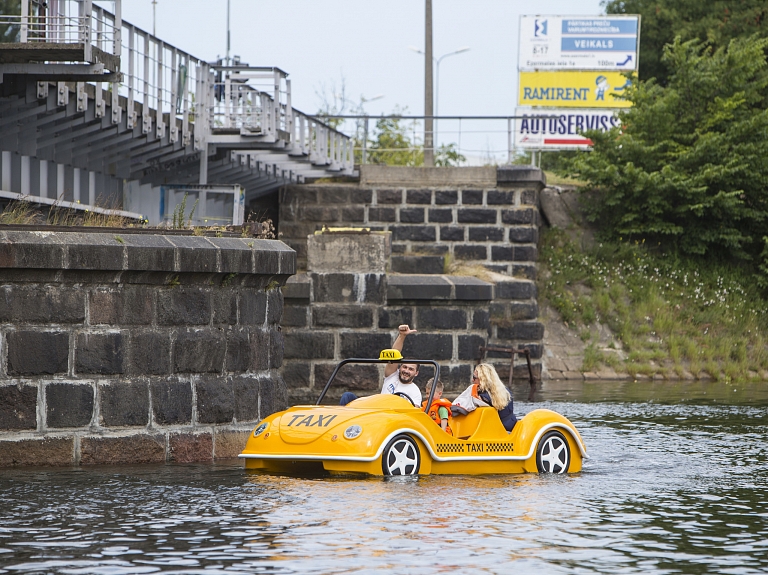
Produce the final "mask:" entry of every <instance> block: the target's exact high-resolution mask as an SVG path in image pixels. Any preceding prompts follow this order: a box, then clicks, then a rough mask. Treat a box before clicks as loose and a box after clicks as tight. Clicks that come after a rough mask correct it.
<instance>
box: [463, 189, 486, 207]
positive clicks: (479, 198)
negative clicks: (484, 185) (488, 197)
mask: <svg viewBox="0 0 768 575" xmlns="http://www.w3.org/2000/svg"><path fill="white" fill-rule="evenodd" d="M461 203H462V204H463V205H465V206H466V205H472V204H475V205H482V203H483V190H462V191H461Z"/></svg>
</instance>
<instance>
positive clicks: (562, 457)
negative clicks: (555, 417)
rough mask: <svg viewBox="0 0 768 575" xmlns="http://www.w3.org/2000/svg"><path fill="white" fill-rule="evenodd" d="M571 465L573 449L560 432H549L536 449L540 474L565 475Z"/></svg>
mask: <svg viewBox="0 0 768 575" xmlns="http://www.w3.org/2000/svg"><path fill="white" fill-rule="evenodd" d="M570 464H571V448H570V446H569V445H568V440H567V439H566V438H565V436H564V435H563V434H562V433H560V432H559V431H548V432H547V433H545V434H544V437H542V438H541V440H540V441H539V445H538V447H537V448H536V467H537V468H538V469H539V473H565V472H566V471H568V467H569V466H570Z"/></svg>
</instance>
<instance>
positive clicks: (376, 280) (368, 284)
mask: <svg viewBox="0 0 768 575" xmlns="http://www.w3.org/2000/svg"><path fill="white" fill-rule="evenodd" d="M361 281H363V282H364V284H365V293H363V294H361V295H362V297H361V299H362V302H363V303H376V304H383V303H385V302H386V301H387V275H386V274H365V277H363V278H362V280H361Z"/></svg>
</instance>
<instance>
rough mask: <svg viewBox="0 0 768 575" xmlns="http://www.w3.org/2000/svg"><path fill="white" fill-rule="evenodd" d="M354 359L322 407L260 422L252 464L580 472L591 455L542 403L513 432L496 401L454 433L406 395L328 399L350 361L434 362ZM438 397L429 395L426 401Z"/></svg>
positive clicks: (461, 419) (333, 469) (344, 469)
mask: <svg viewBox="0 0 768 575" xmlns="http://www.w3.org/2000/svg"><path fill="white" fill-rule="evenodd" d="M392 351H393V350H385V351H384V352H382V357H380V359H378V360H376V359H347V360H344V361H342V362H341V363H340V364H339V365H338V366H337V367H336V370H335V371H334V372H333V374H332V375H331V378H330V380H329V381H328V383H327V384H326V386H325V388H324V389H323V392H322V393H321V395H320V398H319V399H318V401H317V404H316V405H298V406H294V407H291V408H289V409H287V410H285V411H281V412H278V413H275V414H273V415H271V416H269V417H267V418H266V419H264V420H263V421H262V422H260V423H259V425H257V426H256V428H255V429H254V430H253V433H251V434H250V436H249V439H248V442H247V444H246V446H245V449H244V450H243V452H242V453H241V454H240V457H241V458H243V459H244V460H245V468H246V469H252V470H262V471H267V472H274V473H286V474H305V473H319V472H328V473H332V474H350V473H361V474H369V475H416V474H421V475H424V474H461V475H481V474H499V473H526V472H528V473H537V472H547V473H575V472H578V471H581V467H582V461H583V460H584V459H585V458H587V457H588V455H587V452H586V448H585V446H584V441H583V440H582V438H581V435H580V434H579V432H578V431H577V430H576V428H575V427H574V426H573V424H572V423H571V422H570V421H568V419H566V418H565V417H563V416H562V415H560V414H559V413H556V412H554V411H551V410H548V409H535V410H533V411H531V412H530V413H528V414H526V415H525V416H524V417H522V418H520V419H519V420H518V422H517V423H516V424H515V426H514V428H513V429H512V431H511V432H509V433H508V432H507V431H506V429H504V427H503V425H502V424H501V420H500V419H499V415H498V412H497V411H496V410H495V409H494V408H493V407H478V408H477V409H475V410H474V411H472V412H469V413H466V414H455V415H454V417H453V421H452V423H451V427H452V429H453V435H449V434H448V433H446V432H445V431H443V430H442V428H441V427H440V426H439V425H436V424H435V422H434V421H433V420H432V418H431V417H430V416H429V415H428V414H427V413H425V411H424V410H422V409H421V408H419V407H415V406H413V405H412V404H411V402H410V401H409V400H408V399H407V398H405V397H401V396H397V395H388V394H383V395H382V394H378V395H372V396H368V397H361V398H359V399H356V400H355V401H353V402H351V403H349V404H348V405H346V406H330V405H321V402H322V400H323V397H324V396H325V394H326V393H327V391H328V389H329V388H330V386H331V384H332V383H333V381H334V378H335V376H336V373H337V372H338V371H339V369H340V368H341V367H342V366H343V365H345V364H348V363H386V362H392V361H393V359H392V358H397V359H395V360H394V362H395V363H417V364H432V365H433V366H434V367H435V376H436V377H437V378H439V375H440V366H439V365H438V364H437V362H435V361H433V360H414V359H408V360H404V359H402V356H400V354H399V352H395V354H393V353H392ZM431 402H432V394H430V397H429V400H428V401H427V405H430V404H431Z"/></svg>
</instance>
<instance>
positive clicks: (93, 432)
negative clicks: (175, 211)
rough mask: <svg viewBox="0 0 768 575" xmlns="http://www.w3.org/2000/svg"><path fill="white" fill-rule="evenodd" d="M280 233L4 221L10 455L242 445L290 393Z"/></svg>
mask: <svg viewBox="0 0 768 575" xmlns="http://www.w3.org/2000/svg"><path fill="white" fill-rule="evenodd" d="M294 271H295V253H294V252H293V251H292V250H291V249H289V248H288V247H287V246H285V245H284V244H282V243H281V242H277V241H271V240H246V239H239V238H204V237H195V236H155V235H138V234H129V233H124V234H122V235H114V234H99V233H70V232H64V233H51V232H21V231H17V232H10V231H9V232H0V466H9V465H48V464H60V465H67V464H92V463H119V462H150V461H195V460H206V459H208V460H210V459H212V458H216V457H234V456H236V455H237V454H238V453H239V451H240V450H241V449H242V447H243V446H244V445H245V440H246V437H247V434H248V432H249V430H250V429H251V427H252V426H253V425H254V424H255V422H257V421H258V420H259V419H261V418H263V417H264V416H265V415H267V414H269V413H272V412H274V411H277V410H279V409H282V408H284V407H285V405H286V403H287V393H286V388H285V384H284V382H283V379H282V377H281V375H280V372H279V371H278V370H279V368H280V367H281V365H282V360H283V334H282V333H281V328H280V320H281V317H282V312H283V298H282V293H281V291H280V286H281V285H283V284H284V283H285V281H286V279H287V278H288V277H289V276H290V275H291V274H293V273H294Z"/></svg>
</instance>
